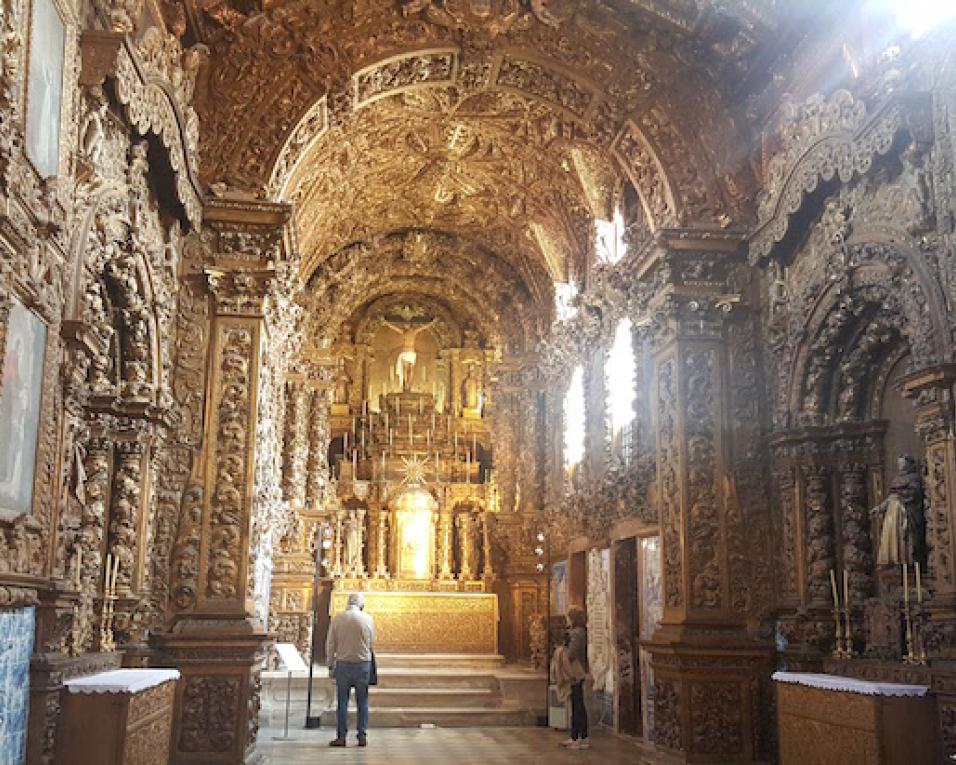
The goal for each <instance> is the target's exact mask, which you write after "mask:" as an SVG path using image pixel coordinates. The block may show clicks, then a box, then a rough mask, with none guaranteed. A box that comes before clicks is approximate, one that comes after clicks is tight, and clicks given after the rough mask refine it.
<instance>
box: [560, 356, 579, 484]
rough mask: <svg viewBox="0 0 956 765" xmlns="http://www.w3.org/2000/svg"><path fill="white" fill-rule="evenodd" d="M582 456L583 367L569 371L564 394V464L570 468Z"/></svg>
mask: <svg viewBox="0 0 956 765" xmlns="http://www.w3.org/2000/svg"><path fill="white" fill-rule="evenodd" d="M583 458H584V369H583V368H582V367H581V366H580V365H578V366H576V367H575V368H574V371H573V372H572V373H571V384H570V385H568V392H567V393H566V394H565V396H564V466H565V467H566V468H569V469H570V468H572V467H574V466H575V465H577V464H578V463H579V462H580V461H581V460H582V459H583Z"/></svg>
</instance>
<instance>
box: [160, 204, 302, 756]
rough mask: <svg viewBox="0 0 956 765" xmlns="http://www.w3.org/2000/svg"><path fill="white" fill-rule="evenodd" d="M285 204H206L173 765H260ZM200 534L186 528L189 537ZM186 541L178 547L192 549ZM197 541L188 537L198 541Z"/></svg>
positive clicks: (172, 638) (169, 640) (170, 634)
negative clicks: (262, 490)
mask: <svg viewBox="0 0 956 765" xmlns="http://www.w3.org/2000/svg"><path fill="white" fill-rule="evenodd" d="M290 215H291V210H290V208H289V207H288V206H287V205H281V204H269V203H263V202H255V203H250V202H249V201H248V200H229V199H216V200H211V201H209V202H207V205H206V209H205V213H204V220H205V225H206V226H207V229H208V231H209V237H208V238H207V239H204V242H208V250H207V251H206V253H205V257H206V262H205V263H203V264H201V265H200V266H199V267H198V268H199V269H201V272H202V273H204V274H205V277H206V283H207V287H208V293H207V294H208V300H209V302H210V305H211V307H212V309H213V310H212V311H211V316H210V319H209V321H210V324H209V334H208V336H209V350H208V363H207V365H206V367H205V368H206V370H207V372H206V379H205V391H204V395H205V430H204V432H203V435H202V442H201V448H200V464H199V466H198V468H197V471H196V474H197V484H198V486H201V492H196V493H195V495H194V496H195V498H196V500H197V501H198V503H197V507H196V514H197V516H198V518H197V523H196V526H197V528H196V529H195V534H196V535H197V536H198V540H199V541H200V542H199V547H198V551H197V553H196V556H195V563H194V565H195V566H196V571H197V573H196V574H195V587H196V591H195V598H194V599H192V598H190V603H189V606H188V608H187V609H184V610H181V611H178V612H176V613H175V614H174V619H173V623H172V624H171V626H170V628H169V630H168V631H167V632H165V633H161V634H157V635H156V636H155V645H156V648H157V661H158V662H159V663H160V665H161V666H163V665H165V666H175V667H177V668H179V670H180V672H181V673H182V680H181V681H180V684H179V693H178V696H177V701H176V709H175V718H174V726H173V732H172V739H171V755H170V761H171V763H173V765H186V763H191V764H195V763H211V762H215V763H219V764H220V765H239V764H240V763H245V762H247V761H249V760H251V759H255V757H256V754H255V746H256V736H257V734H258V728H259V722H258V713H259V693H260V688H261V682H260V673H261V669H262V663H263V660H264V658H265V648H266V646H267V645H268V643H269V636H268V634H267V633H266V631H265V625H263V624H262V623H261V621H260V619H259V617H258V616H257V614H256V610H255V604H254V602H253V599H252V598H251V597H249V583H250V581H252V576H251V574H252V572H251V566H250V548H251V545H252V540H253V536H254V534H253V523H254V522H255V517H254V513H255V508H256V492H257V485H256V469H255V468H256V464H257V463H256V454H257V448H258V447H259V445H258V444H257V442H256V426H257V417H258V413H259V406H258V404H259V384H260V380H262V379H263V374H264V369H263V365H264V364H277V363H281V359H276V358H273V357H272V356H270V353H269V345H268V343H269V336H268V334H267V333H266V332H265V331H264V323H265V310H266V304H267V298H268V297H270V296H271V295H273V293H274V292H275V290H276V270H275V269H276V267H277V266H279V265H281V266H282V268H283V269H284V270H290V269H291V270H292V271H293V272H294V267H293V265H294V264H290V263H288V262H287V261H288V259H289V251H288V249H287V247H286V245H287V242H288V241H290V240H289V239H288V237H287V235H286V232H285V226H286V225H287V223H288V221H289V219H290ZM191 526H192V524H189V527H190V528H191ZM185 533H186V532H185V530H181V532H180V538H185V537H184V535H185ZM190 533H192V532H190Z"/></svg>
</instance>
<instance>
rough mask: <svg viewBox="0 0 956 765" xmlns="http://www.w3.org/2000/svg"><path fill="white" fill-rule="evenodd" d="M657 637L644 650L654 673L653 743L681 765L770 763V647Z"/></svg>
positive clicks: (717, 638)
mask: <svg viewBox="0 0 956 765" xmlns="http://www.w3.org/2000/svg"><path fill="white" fill-rule="evenodd" d="M663 632H664V631H663V630H661V631H659V632H658V633H657V634H655V636H654V639H653V640H652V641H650V642H648V643H646V644H645V647H646V648H647V650H648V651H649V652H650V654H651V666H652V669H653V673H654V742H655V743H656V744H657V745H658V746H660V747H663V748H665V749H668V750H671V751H672V752H674V753H675V754H679V755H681V756H682V757H683V758H684V760H685V761H686V762H708V763H714V762H753V761H754V760H764V759H770V758H769V752H770V751H771V750H772V741H773V729H774V715H773V689H772V687H771V682H770V674H771V671H772V650H771V648H770V646H763V645H760V644H757V643H753V642H750V641H746V640H745V639H743V638H742V639H741V641H740V642H739V643H738V644H736V645H735V644H734V643H735V642H736V641H733V640H728V636H726V635H724V636H721V635H719V634H714V635H708V636H706V637H705V636H700V637H697V638H695V637H694V636H692V635H691V634H689V633H686V632H685V633H683V634H682V635H681V640H680V642H676V641H674V642H671V641H670V640H668V639H667V635H666V633H664V634H662V633H663Z"/></svg>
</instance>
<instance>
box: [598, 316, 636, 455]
mask: <svg viewBox="0 0 956 765" xmlns="http://www.w3.org/2000/svg"><path fill="white" fill-rule="evenodd" d="M635 373H636V369H635V364H634V346H633V344H632V343H631V320H630V319H622V320H621V321H620V322H618V325H617V330H616V331H615V333H614V343H613V344H612V345H611V352H610V353H609V354H608V357H607V364H606V366H605V367H604V376H605V380H606V388H607V405H608V414H609V415H610V420H611V440H612V443H613V444H614V450H615V451H616V452H618V453H621V454H623V452H624V451H625V449H626V446H627V442H628V441H629V438H628V437H627V436H628V433H629V432H630V426H631V423H632V422H633V421H634V377H635ZM624 456H625V457H626V456H627V455H624Z"/></svg>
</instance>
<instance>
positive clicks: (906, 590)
mask: <svg viewBox="0 0 956 765" xmlns="http://www.w3.org/2000/svg"><path fill="white" fill-rule="evenodd" d="M908 568H909V566H907V565H906V564H905V563H904V564H903V604H904V605H906V606H909V604H910V582H909V574H908V571H907V569H908Z"/></svg>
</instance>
